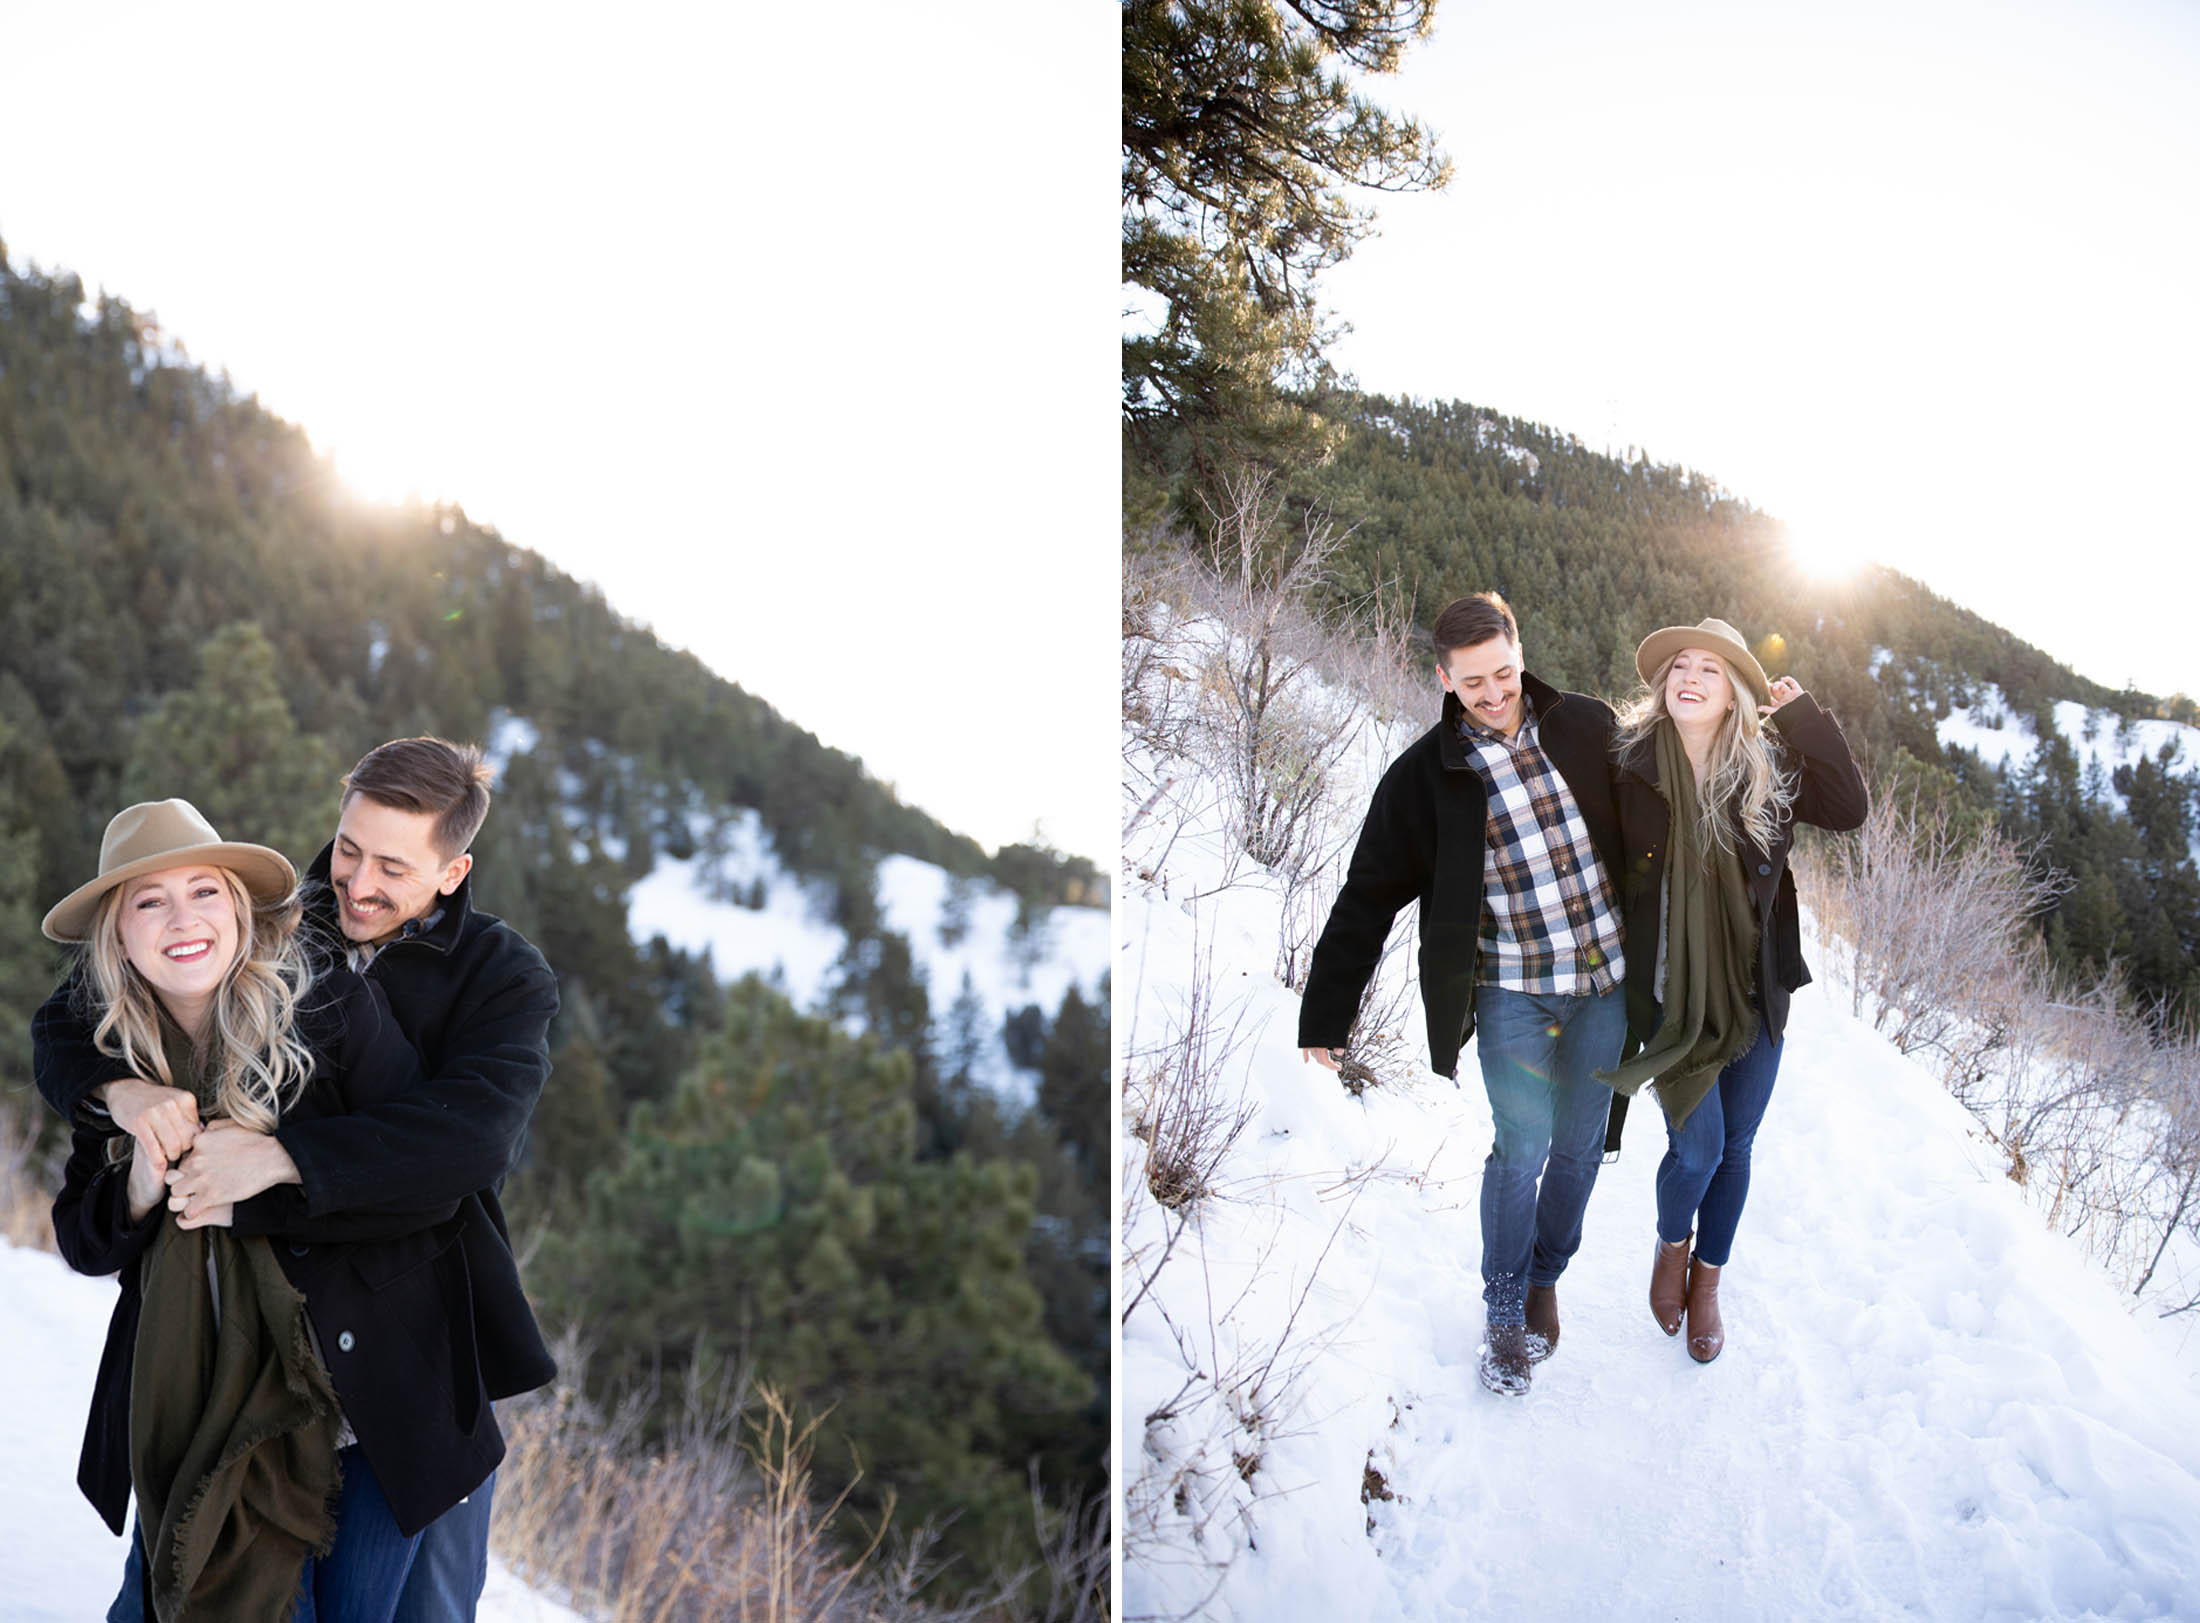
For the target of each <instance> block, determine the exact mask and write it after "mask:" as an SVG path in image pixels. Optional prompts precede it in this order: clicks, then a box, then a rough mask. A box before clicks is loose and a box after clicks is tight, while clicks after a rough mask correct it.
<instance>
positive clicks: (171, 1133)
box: [92, 1076, 199, 1173]
mask: <svg viewBox="0 0 2200 1623" xmlns="http://www.w3.org/2000/svg"><path fill="white" fill-rule="evenodd" d="M92 1092H93V1093H94V1094H95V1095H97V1096H98V1098H99V1101H100V1103H101V1104H104V1105H105V1106H106V1107H107V1114H108V1115H109V1116H110V1117H112V1118H113V1119H114V1124H115V1125H116V1126H117V1127H119V1128H121V1129H122V1130H123V1131H124V1132H125V1133H128V1134H129V1135H130V1136H131V1137H132V1138H134V1139H136V1140H137V1141H138V1154H139V1155H141V1156H143V1157H145V1158H146V1159H147V1160H149V1161H150V1162H152V1164H153V1171H154V1172H156V1173H160V1172H166V1171H167V1170H168V1169H169V1168H170V1167H171V1166H173V1165H174V1164H175V1163H176V1162H178V1161H180V1160H182V1159H183V1156H184V1152H185V1151H186V1150H188V1149H190V1148H191V1143H192V1141H193V1140H194V1139H196V1138H197V1137H198V1136H199V1102H198V1100H197V1099H196V1098H194V1097H193V1096H192V1095H191V1094H189V1093H187V1092H185V1091H184V1090H183V1089H182V1088H164V1087H162V1086H161V1085H160V1084H159V1083H158V1082H147V1081H144V1080H142V1079H140V1078H138V1077H134V1076H124V1077H117V1078H116V1079H115V1080H114V1081H112V1082H102V1083H101V1084H100V1085H99V1086H98V1087H96V1088H94V1089H92Z"/></svg>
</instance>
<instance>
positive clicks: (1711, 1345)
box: [1688, 1258, 1726, 1364]
mask: <svg viewBox="0 0 2200 1623" xmlns="http://www.w3.org/2000/svg"><path fill="white" fill-rule="evenodd" d="M1725 1346H1726V1324H1725V1322H1724V1321H1723V1320H1721V1319H1720V1317H1719V1270H1718V1269H1717V1268H1714V1267H1712V1266H1711V1264H1710V1263H1708V1262H1705V1261H1703V1260H1702V1259H1701V1258H1691V1259H1690V1261H1689V1265H1688V1356H1689V1357H1691V1358H1693V1359H1695V1361H1696V1362H1697V1363H1699V1364H1708V1363H1710V1362H1711V1360H1712V1359H1714V1358H1716V1357H1718V1356H1719V1352H1720V1350H1721V1349H1722V1348H1724V1347H1725Z"/></svg>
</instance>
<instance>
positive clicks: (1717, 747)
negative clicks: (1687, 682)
mask: <svg viewBox="0 0 2200 1623" xmlns="http://www.w3.org/2000/svg"><path fill="white" fill-rule="evenodd" d="M1685 651H1686V650H1682V651H1681V652H1685ZM1679 657H1680V654H1679V653H1676V654H1675V655H1674V656H1673V658H1674V659H1678V658H1679ZM1720 664H1721V667H1722V668H1724V666H1725V661H1723V660H1722V661H1721V662H1720ZM1672 674H1673V660H1672V659H1669V660H1667V661H1666V662H1665V663H1664V664H1663V665H1660V666H1659V667H1658V670H1657V674H1656V675H1655V676H1653V677H1652V678H1651V679H1650V681H1649V682H1648V683H1647V684H1646V685H1645V686H1643V687H1641V688H1638V689H1636V691H1635V692H1634V693H1632V694H1630V695H1629V696H1628V698H1627V701H1626V702H1625V703H1624V704H1622V705H1621V706H1620V707H1619V713H1618V720H1619V731H1618V733H1617V734H1615V735H1614V737H1613V739H1612V749H1613V752H1614V753H1615V754H1618V755H1625V754H1626V753H1627V752H1628V751H1630V750H1632V749H1633V748H1634V747H1635V746H1636V745H1637V744H1640V743H1642V742H1643V741H1644V740H1645V739H1648V738H1650V737H1651V736H1652V735H1654V734H1655V733H1656V732H1657V730H1658V723H1660V722H1664V721H1671V720H1672V717H1671V716H1670V715H1669V714H1668V713H1667V711H1666V708H1665V683H1666V679H1667V678H1668V677H1670V676H1671V675H1672ZM1727 680H1728V681H1729V682H1730V683H1732V684H1733V688H1734V707H1733V708H1732V709H1731V710H1729V711H1728V712H1727V713H1726V715H1725V717H1724V719H1722V720H1721V721H1720V723H1719V731H1718V733H1717V735H1716V736H1715V737H1714V738H1713V739H1712V741H1711V761H1710V765H1709V769H1708V770H1707V771H1706V772H1705V773H1704V775H1703V778H1702V781H1701V782H1700V783H1699V784H1698V785H1697V791H1696V817H1697V834H1698V843H1699V844H1700V845H1701V846H1702V847H1703V849H1704V850H1706V851H1719V852H1723V853H1731V852H1732V851H1733V850H1734V831H1735V830H1736V829H1739V830H1741V831H1742V832H1743V833H1745V834H1747V835H1748V836H1749V837H1750V839H1751V840H1753V841H1754V842H1755V843H1756V845H1757V848H1758V849H1759V850H1760V851H1769V850H1771V849H1772V842H1773V841H1774V840H1775V839H1777V838H1778V837H1779V833H1780V816H1781V814H1782V813H1783V812H1785V811H1786V810H1787V808H1788V805H1789V804H1790V802H1792V801H1793V800H1794V799H1795V779H1794V777H1793V775H1792V774H1790V773H1787V772H1784V771H1782V770H1781V767H1780V762H1779V759H1778V758H1777V757H1776V756H1775V755H1774V754H1773V753H1772V744H1771V741H1770V740H1769V739H1767V738H1766V737H1765V722H1764V718H1763V717H1762V716H1760V715H1758V714H1757V696H1756V694H1755V693H1753V692H1752V691H1751V690H1750V689H1749V688H1748V687H1747V686H1746V685H1744V684H1743V683H1742V682H1741V681H1740V680H1738V679H1737V678H1736V676H1735V674H1734V672H1733V671H1731V670H1728V671H1727Z"/></svg>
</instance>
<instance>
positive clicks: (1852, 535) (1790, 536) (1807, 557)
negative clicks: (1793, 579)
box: [1781, 524, 1870, 585]
mask: <svg viewBox="0 0 2200 1623" xmlns="http://www.w3.org/2000/svg"><path fill="white" fill-rule="evenodd" d="M1781 528H1782V529H1783V530H1784V531H1785V532H1786V534H1787V554H1788V561H1789V563H1790V564H1791V565H1793V567H1794V569H1795V572H1796V573H1797V574H1799V575H1801V576H1802V577H1803V578H1804V579H1805V580H1811V581H1817V582H1819V583H1821V584H1826V585H1831V584H1834V583H1837V582H1841V581H1846V580H1851V579H1853V578H1854V577H1855V576H1856V573H1857V572H1858V571H1859V570H1861V569H1862V568H1863V567H1864V566H1865V564H1867V563H1868V562H1870V559H1868V558H1867V557H1866V556H1865V555H1864V548H1863V543H1862V542H1861V541H1860V540H1859V539H1857V538H1856V532H1855V531H1854V530H1853V529H1851V528H1850V527H1849V526H1847V525H1839V524H1836V525H1822V524H1813V525H1809V526H1807V527H1805V526H1799V525H1795V524H1783V525H1782V526H1781Z"/></svg>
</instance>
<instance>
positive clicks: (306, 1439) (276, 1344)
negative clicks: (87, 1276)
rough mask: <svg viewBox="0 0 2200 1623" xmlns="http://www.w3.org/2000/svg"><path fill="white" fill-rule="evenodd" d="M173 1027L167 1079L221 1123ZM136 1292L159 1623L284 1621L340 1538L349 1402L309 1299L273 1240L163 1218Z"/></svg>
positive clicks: (140, 1465)
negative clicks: (336, 1382)
mask: <svg viewBox="0 0 2200 1623" xmlns="http://www.w3.org/2000/svg"><path fill="white" fill-rule="evenodd" d="M162 1026H163V1030H162V1038H163V1043H162V1048H163V1051H164V1052H165V1053H166V1055H167V1057H168V1066H169V1072H170V1074H171V1075H172V1076H174V1077H176V1078H177V1080H178V1081H179V1083H184V1084H185V1085H188V1086H190V1087H192V1088H193V1089H194V1091H196V1092H197V1093H198V1094H199V1109H200V1113H201V1115H202V1116H208V1115H210V1114H211V1110H210V1107H211V1105H212V1103H213V1101H212V1099H211V1098H209V1097H208V1094H209V1092H210V1090H209V1089H207V1088H206V1087H205V1086H204V1085H203V1084H202V1083H201V1081H200V1078H199V1075H198V1066H197V1064H196V1057H195V1056H194V1055H193V1054H192V1052H191V1043H190V1040H189V1039H188V1038H187V1037H185V1036H184V1035H183V1033H182V1032H181V1031H180V1030H177V1029H176V1028H174V1027H173V1026H171V1025H169V1024H168V1022H166V1021H165V1020H164V1021H163V1022H162ZM186 1079H188V1081H186ZM138 1281H139V1288H140V1290H141V1292H142V1293H143V1297H144V1309H143V1312H142V1314H141V1316H140V1318H139V1320H138V1335H137V1346H136V1348H135V1351H134V1356H133V1358H132V1360H131V1371H130V1481H131V1485H132V1486H133V1487H134V1488H135V1489H136V1490H137V1497H138V1517H139V1520H140V1521H141V1522H142V1523H143V1525H144V1537H145V1548H146V1562H145V1576H146V1583H147V1586H148V1587H149V1588H150V1590H151V1591H152V1601H153V1612H154V1615H155V1616H156V1617H157V1618H159V1619H160V1623H180V1620H185V1619H191V1620H196V1619H201V1618H203V1619H206V1620H207V1623H229V1620H231V1619H235V1620H237V1623H261V1620H265V1623H281V1620H282V1619H284V1618H287V1617H289V1616H290V1615H291V1604H292V1601H293V1600H294V1598H295V1597H296V1595H297V1592H298V1580H299V1574H300V1572H301V1571H302V1569H303V1568H304V1565H305V1559H306V1557H307V1556H308V1555H309V1554H326V1553H327V1552H328V1550H329V1547H330V1545H331V1543H332V1542H333V1540H334V1536H335V1530H336V1527H335V1519H334V1516H333V1514H332V1507H333V1506H334V1504H335V1500H336V1488H337V1473H336V1436H337V1425H338V1409H337V1401H336V1394H335V1391H334V1389H333V1388H332V1387H331V1386H330V1384H329V1378H328V1372H327V1371H326V1370H324V1369H323V1368H322V1367H321V1360H320V1358H319V1357H318V1356H317V1355H316V1354H315V1352H314V1350H313V1345H312V1338H311V1333H310V1331H309V1330H308V1328H307V1324H306V1305H305V1298H304V1297H302V1296H300V1295H299V1294H298V1292H297V1291H296V1290H295V1289H294V1288H293V1287H292V1286H291V1283H290V1281H289V1280H287V1279H286V1278H284V1277H283V1271H282V1268H281V1267H280V1265H278V1264H277V1262H276V1260H275V1253H274V1251H273V1249H272V1248H271V1247H270V1246H269V1244H268V1242H267V1241H266V1240H265V1239H264V1238H262V1237H260V1236H258V1235H237V1234H233V1233H232V1232H230V1230H228V1229H227V1228H201V1229H182V1228H178V1227H177V1226H176V1224H175V1223H174V1222H173V1221H171V1220H166V1219H164V1220H163V1221H162V1223H161V1225H160V1228H159V1231H158V1233H157V1234H156V1235H155V1237H154V1239H153V1241H152V1243H151V1244H150V1245H149V1246H148V1247H147V1248H146V1251H145V1255H144V1258H143V1260H142V1261H141V1262H140V1264H139V1273H138Z"/></svg>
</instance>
